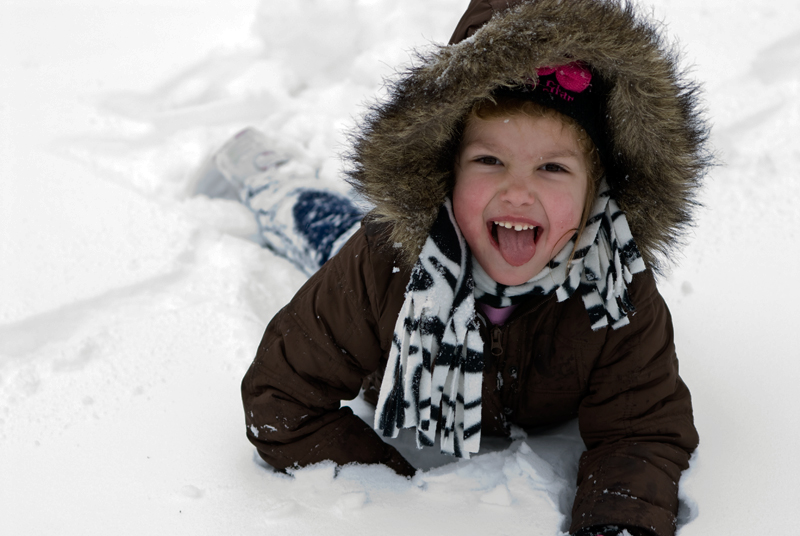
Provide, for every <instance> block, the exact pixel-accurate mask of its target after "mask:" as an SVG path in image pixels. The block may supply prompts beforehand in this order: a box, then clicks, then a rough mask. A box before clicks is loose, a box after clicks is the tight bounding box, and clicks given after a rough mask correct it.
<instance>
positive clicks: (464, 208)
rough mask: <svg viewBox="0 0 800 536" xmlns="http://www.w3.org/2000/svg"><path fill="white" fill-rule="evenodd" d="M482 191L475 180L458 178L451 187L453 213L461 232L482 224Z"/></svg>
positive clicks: (483, 204) (483, 206)
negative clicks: (453, 186)
mask: <svg viewBox="0 0 800 536" xmlns="http://www.w3.org/2000/svg"><path fill="white" fill-rule="evenodd" d="M483 197H484V196H483V192H482V190H481V188H480V184H479V183H477V182H476V181H469V180H465V179H459V180H458V181H457V182H456V185H455V188H454V189H453V213H454V215H455V217H456V223H458V226H459V227H460V228H461V230H462V232H469V231H470V230H472V229H474V228H475V227H476V226H477V227H481V226H483V209H484V208H485V203H484V201H483Z"/></svg>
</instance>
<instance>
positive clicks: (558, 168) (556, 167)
mask: <svg viewBox="0 0 800 536" xmlns="http://www.w3.org/2000/svg"><path fill="white" fill-rule="evenodd" d="M539 169H541V170H542V171H548V172H550V173H561V172H565V171H567V170H566V168H564V166H562V165H561V164H553V163H548V164H544V165H543V166H541V167H540V168H539Z"/></svg>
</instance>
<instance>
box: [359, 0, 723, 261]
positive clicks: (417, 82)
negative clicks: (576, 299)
mask: <svg viewBox="0 0 800 536" xmlns="http://www.w3.org/2000/svg"><path fill="white" fill-rule="evenodd" d="M508 4H512V5H513V7H511V8H508V9H506V8H505V7H506V6H507V5H508ZM514 4H516V5H514ZM489 19H491V20H489ZM487 20H488V22H486V21H487ZM484 23H485V24H484ZM476 29H477V31H475V30H476ZM473 32H474V34H473ZM452 41H453V42H454V44H450V45H448V46H441V47H438V48H437V49H435V50H434V51H433V52H430V53H423V54H419V55H418V59H417V62H416V64H415V65H413V66H412V67H410V68H409V69H408V70H407V71H405V72H403V73H401V74H400V75H399V76H398V78H397V79H396V80H394V81H393V82H390V84H389V95H388V98H387V99H386V100H385V101H384V102H380V103H378V104H376V105H374V106H373V107H372V109H371V110H370V112H369V113H368V114H367V116H366V117H365V118H364V120H363V121H362V123H361V125H360V126H359V127H358V130H357V132H356V133H355V135H354V146H353V150H352V153H351V154H350V157H349V159H350V164H351V167H350V169H349V171H348V180H349V182H350V183H351V184H352V185H353V186H354V187H355V188H356V190H357V191H359V192H360V193H361V194H362V195H364V196H365V197H366V198H367V199H368V200H369V201H371V202H372V203H374V204H375V209H374V211H373V213H372V214H373V216H374V217H375V218H376V219H378V220H379V221H385V222H388V223H390V224H391V229H392V235H391V237H389V240H390V243H400V244H402V246H401V248H402V251H403V253H404V255H403V257H404V260H405V262H407V263H408V264H409V265H413V263H414V262H415V260H416V258H417V256H418V255H419V251H420V249H421V247H422V244H423V243H424V241H425V238H426V237H427V235H428V231H429V229H430V226H431V224H432V223H433V221H434V220H435V218H436V215H437V214H438V211H439V208H440V207H441V205H442V203H443V202H444V199H445V197H446V196H447V195H448V194H449V193H450V192H451V190H452V185H453V180H454V179H453V165H454V161H455V155H456V150H457V146H458V139H459V137H460V131H461V129H462V128H463V118H464V116H465V115H466V114H467V113H468V112H469V110H470V109H471V108H472V105H473V104H474V103H475V102H476V101H477V100H480V99H484V98H486V97H488V96H490V95H491V94H492V92H493V91H494V90H496V89H498V88H500V87H503V86H509V85H513V84H515V83H517V82H519V81H521V80H525V79H527V78H532V79H535V73H536V70H537V68H539V67H545V66H555V65H563V64H567V63H570V62H573V61H576V60H579V61H582V62H584V63H586V64H589V65H590V66H591V67H592V69H593V70H594V71H595V72H596V73H598V74H599V75H600V76H601V77H602V78H603V79H604V80H605V82H606V84H608V87H609V97H608V103H607V119H608V123H607V125H606V131H607V134H608V136H609V138H610V141H611V144H612V145H611V147H612V150H611V153H612V157H613V161H612V162H610V163H609V164H610V165H609V166H608V167H609V169H607V178H608V182H609V184H610V185H611V188H612V190H613V192H614V194H613V195H614V197H615V198H616V200H617V201H618V203H619V204H620V206H621V207H622V209H623V210H624V211H625V213H626V216H627V218H628V223H629V225H630V227H631V231H632V233H633V236H634V238H635V240H636V242H637V245H638V246H639V249H640V251H641V253H642V256H643V257H644V259H645V261H646V262H647V263H648V264H649V265H650V266H652V267H653V268H654V269H656V270H659V268H660V267H662V265H663V261H664V260H669V259H670V257H671V255H670V252H671V251H672V250H673V249H674V248H675V247H676V245H678V244H680V239H681V236H682V233H683V232H684V231H685V229H686V227H687V226H688V225H690V224H691V218H692V214H691V213H692V209H693V208H694V206H695V204H696V202H695V198H694V196H695V193H696V190H697V188H698V187H699V185H700V181H701V179H702V177H703V175H704V173H705V171H706V169H707V168H708V166H709V165H710V162H711V158H710V156H709V153H708V151H707V150H706V141H707V132H708V130H707V126H706V124H705V122H704V120H703V119H702V114H701V112H700V110H699V104H698V86H697V85H696V84H695V83H693V82H691V81H687V80H686V79H685V77H684V76H683V74H682V73H681V72H679V66H678V57H677V54H676V53H675V51H674V50H672V49H671V48H669V47H667V45H666V44H665V42H664V39H663V38H662V36H661V35H660V34H659V28H658V27H657V23H655V22H653V21H650V20H647V19H646V18H644V17H642V16H641V15H640V14H638V13H637V12H636V9H635V8H634V6H632V5H631V4H630V3H622V2H620V1H619V0H570V1H564V0H534V1H527V0H523V1H521V2H517V1H514V0H512V1H510V2H509V1H507V0H473V1H472V3H471V4H470V7H469V8H468V10H467V12H466V13H465V15H464V17H463V18H462V20H461V22H460V23H459V26H458V28H457V29H456V33H455V34H454V36H453V40H452Z"/></svg>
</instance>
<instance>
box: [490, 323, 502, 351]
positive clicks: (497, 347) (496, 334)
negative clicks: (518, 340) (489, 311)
mask: <svg viewBox="0 0 800 536" xmlns="http://www.w3.org/2000/svg"><path fill="white" fill-rule="evenodd" d="M502 335H503V330H501V329H500V327H499V326H494V328H493V329H492V355H493V356H494V357H500V356H501V355H503V346H502V345H501V344H500V337H501V336H502Z"/></svg>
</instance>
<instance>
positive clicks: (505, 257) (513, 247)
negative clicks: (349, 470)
mask: <svg viewBox="0 0 800 536" xmlns="http://www.w3.org/2000/svg"><path fill="white" fill-rule="evenodd" d="M587 175H588V168H587V162H586V158H585V157H584V154H583V152H582V151H581V149H580V146H579V144H578V139H577V135H576V133H575V132H574V131H573V129H571V128H569V127H567V126H565V125H564V124H563V123H561V122H560V121H559V120H557V119H555V118H550V117H544V118H531V117H529V116H527V115H524V114H514V115H511V116H509V117H501V118H497V119H488V120H484V119H478V118H477V117H472V118H470V120H469V121H468V123H467V126H466V128H465V131H464V140H463V143H462V147H461V151H460V153H459V160H458V163H457V164H456V168H455V176H456V184H455V189H454V190H453V211H454V212H455V217H456V221H457V222H458V226H459V227H460V228H461V232H462V233H463V234H464V238H465V239H466V240H467V243H468V244H469V246H470V248H471V249H472V253H473V254H474V255H475V258H476V259H477V260H478V262H479V263H480V265H481V266H482V267H483V269H484V270H485V271H486V273H488V274H489V275H490V276H491V277H492V279H494V280H495V281H497V282H498V283H502V284H504V285H519V284H522V283H524V282H525V281H528V280H529V279H531V278H532V277H533V276H535V275H536V274H538V273H539V272H540V271H541V270H542V269H543V268H544V267H545V266H546V265H547V263H548V262H549V261H550V259H552V258H553V257H555V255H556V254H558V252H559V251H560V250H561V248H563V247H564V245H565V244H566V243H567V242H568V241H569V239H570V238H571V237H572V235H573V234H574V232H575V231H576V230H577V229H578V227H579V225H580V220H581V216H582V214H583V207H584V201H585V198H586V189H587V185H588V176H587ZM498 223H503V224H511V227H512V228H511V229H507V228H505V227H504V226H502V225H498ZM516 229H520V230H516ZM522 229H524V230H522Z"/></svg>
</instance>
